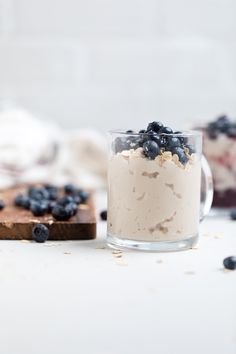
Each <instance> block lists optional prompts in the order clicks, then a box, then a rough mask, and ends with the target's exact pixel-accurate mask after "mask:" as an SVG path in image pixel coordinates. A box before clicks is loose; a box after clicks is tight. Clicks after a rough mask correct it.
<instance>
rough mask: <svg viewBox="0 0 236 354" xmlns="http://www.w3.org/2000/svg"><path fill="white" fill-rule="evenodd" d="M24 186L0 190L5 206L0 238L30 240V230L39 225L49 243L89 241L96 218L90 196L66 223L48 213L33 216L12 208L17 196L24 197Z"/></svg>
mask: <svg viewBox="0 0 236 354" xmlns="http://www.w3.org/2000/svg"><path fill="white" fill-rule="evenodd" d="M26 190H27V187H26V186H20V187H19V186H18V187H14V188H11V189H7V190H2V191H0V199H3V200H4V202H5V203H6V207H5V208H4V209H3V210H2V211H0V239H2V240H22V239H25V240H31V239H32V236H31V234H32V228H33V227H34V225H35V224H37V223H42V224H44V225H46V226H47V227H48V228H49V231H50V236H49V240H90V239H94V238H95V237H96V217H95V208H94V203H93V195H92V193H91V196H90V198H89V199H88V201H87V203H86V204H81V205H80V206H79V208H78V212H77V214H76V215H75V216H74V217H72V218H71V219H70V220H69V221H56V220H54V219H53V217H52V216H51V215H50V214H47V215H45V216H40V217H38V216H37V217H36V216H34V215H33V214H32V213H31V212H30V211H28V210H25V209H22V208H19V207H16V206H14V199H15V197H16V195H17V194H19V193H22V194H25V193H26Z"/></svg>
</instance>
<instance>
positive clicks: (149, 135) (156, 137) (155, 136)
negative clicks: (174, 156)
mask: <svg viewBox="0 0 236 354" xmlns="http://www.w3.org/2000/svg"><path fill="white" fill-rule="evenodd" d="M148 140H153V141H155V142H156V143H157V144H158V145H159V146H161V137H160V135H158V134H157V133H156V132H154V131H153V130H150V131H149V132H148V133H147V134H144V135H143V143H145V141H148Z"/></svg>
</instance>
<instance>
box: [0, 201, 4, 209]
mask: <svg viewBox="0 0 236 354" xmlns="http://www.w3.org/2000/svg"><path fill="white" fill-rule="evenodd" d="M4 208H5V203H4V201H3V200H0V210H3V209H4Z"/></svg>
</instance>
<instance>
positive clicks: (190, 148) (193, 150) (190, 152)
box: [185, 145, 196, 155]
mask: <svg viewBox="0 0 236 354" xmlns="http://www.w3.org/2000/svg"><path fill="white" fill-rule="evenodd" d="M185 147H186V148H187V149H188V153H189V155H192V154H194V153H195V152H196V151H195V149H194V147H193V146H192V145H186V146H185Z"/></svg>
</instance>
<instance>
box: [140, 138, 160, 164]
mask: <svg viewBox="0 0 236 354" xmlns="http://www.w3.org/2000/svg"><path fill="white" fill-rule="evenodd" d="M143 152H144V155H145V156H146V157H147V158H148V159H150V160H154V159H155V157H156V156H157V155H159V154H160V147H159V145H158V144H157V143H156V142H155V141H153V140H148V141H146V142H145V143H144V144H143Z"/></svg>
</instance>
